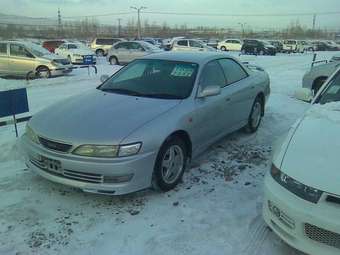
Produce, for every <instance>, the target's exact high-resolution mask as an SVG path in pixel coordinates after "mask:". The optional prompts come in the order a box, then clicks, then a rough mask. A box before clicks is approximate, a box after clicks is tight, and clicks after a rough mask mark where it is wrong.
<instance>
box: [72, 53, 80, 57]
mask: <svg viewBox="0 0 340 255" xmlns="http://www.w3.org/2000/svg"><path fill="white" fill-rule="evenodd" d="M73 56H74V57H81V56H82V55H80V54H73Z"/></svg>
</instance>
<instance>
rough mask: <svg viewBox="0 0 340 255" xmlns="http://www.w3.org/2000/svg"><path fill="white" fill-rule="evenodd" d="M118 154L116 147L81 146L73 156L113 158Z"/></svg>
mask: <svg viewBox="0 0 340 255" xmlns="http://www.w3.org/2000/svg"><path fill="white" fill-rule="evenodd" d="M117 153H118V146H115V145H81V146H79V147H78V148H76V149H75V150H74V151H73V154H76V155H79V156H85V157H100V158H113V157H116V156H117Z"/></svg>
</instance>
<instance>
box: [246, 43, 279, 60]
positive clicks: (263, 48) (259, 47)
mask: <svg viewBox="0 0 340 255" xmlns="http://www.w3.org/2000/svg"><path fill="white" fill-rule="evenodd" d="M241 52H242V54H254V55H273V56H274V55H276V48H275V47H274V46H273V45H271V44H270V43H268V42H266V41H261V40H254V39H247V40H244V41H243V45H242V48H241Z"/></svg>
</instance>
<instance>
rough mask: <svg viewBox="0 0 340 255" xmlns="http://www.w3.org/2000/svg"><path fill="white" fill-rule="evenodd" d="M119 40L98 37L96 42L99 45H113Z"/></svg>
mask: <svg viewBox="0 0 340 255" xmlns="http://www.w3.org/2000/svg"><path fill="white" fill-rule="evenodd" d="M117 41H118V40H114V39H97V41H96V44H98V45H112V44H114V43H115V42H117Z"/></svg>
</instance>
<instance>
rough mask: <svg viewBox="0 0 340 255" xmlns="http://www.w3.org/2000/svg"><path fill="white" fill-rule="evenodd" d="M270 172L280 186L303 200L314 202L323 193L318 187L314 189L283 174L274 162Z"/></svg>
mask: <svg viewBox="0 0 340 255" xmlns="http://www.w3.org/2000/svg"><path fill="white" fill-rule="evenodd" d="M270 173H271V176H272V177H273V178H274V180H276V181H277V182H278V183H279V184H280V185H281V186H283V187H284V188H286V189H287V190H289V191H290V192H292V193H293V194H295V195H296V196H298V197H300V198H302V199H304V200H307V201H309V202H311V203H314V204H316V203H317V202H318V201H319V199H320V197H321V195H322V193H323V192H322V191H320V190H318V189H314V188H312V187H309V186H307V185H304V184H303V183H301V182H298V181H297V180H295V179H293V178H292V177H290V176H288V175H286V174H284V173H283V172H281V170H280V169H278V168H277V167H276V166H275V165H274V164H273V165H272V168H271V170H270Z"/></svg>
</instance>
